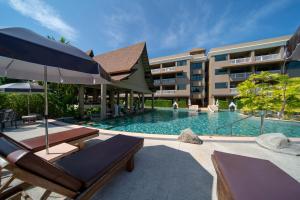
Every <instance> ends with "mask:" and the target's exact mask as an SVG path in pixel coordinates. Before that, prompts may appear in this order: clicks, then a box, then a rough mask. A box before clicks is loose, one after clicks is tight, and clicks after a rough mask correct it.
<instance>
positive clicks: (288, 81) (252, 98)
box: [238, 72, 300, 118]
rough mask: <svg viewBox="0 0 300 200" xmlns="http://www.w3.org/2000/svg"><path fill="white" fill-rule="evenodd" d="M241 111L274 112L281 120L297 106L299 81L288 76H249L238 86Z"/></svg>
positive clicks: (263, 74) (299, 91) (267, 73)
mask: <svg viewBox="0 0 300 200" xmlns="http://www.w3.org/2000/svg"><path fill="white" fill-rule="evenodd" d="M238 91H239V95H238V98H239V99H240V103H241V104H242V105H243V107H242V110H244V111H246V112H251V113H252V112H254V111H257V110H263V111H268V110H270V111H276V112H279V117H280V118H282V117H283V115H284V113H285V112H286V111H287V112H291V111H292V110H291V108H293V107H295V106H297V107H298V106H299V105H297V104H299V103H298V102H299V100H300V99H299V94H300V79H299V78H296V79H295V78H289V77H288V75H284V74H276V73H269V72H262V73H260V74H253V75H251V76H250V77H249V78H248V79H247V80H246V81H244V82H243V83H241V84H239V85H238Z"/></svg>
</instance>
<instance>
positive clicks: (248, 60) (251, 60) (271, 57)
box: [226, 53, 282, 66]
mask: <svg viewBox="0 0 300 200" xmlns="http://www.w3.org/2000/svg"><path fill="white" fill-rule="evenodd" d="M280 59H282V56H281V54H279V53H276V54H267V55H259V56H254V57H244V58H236V59H230V60H229V62H228V63H227V64H226V66H231V65H243V64H246V65H248V64H255V63H260V62H263V63H264V62H272V61H278V60H280Z"/></svg>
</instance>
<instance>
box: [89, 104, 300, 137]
mask: <svg viewBox="0 0 300 200" xmlns="http://www.w3.org/2000/svg"><path fill="white" fill-rule="evenodd" d="M242 118H245V116H243V115H241V114H239V113H237V112H227V111H224V112H217V113H206V112H200V113H195V112H189V111H188V110H186V109H179V110H169V109H157V110H154V111H151V112H148V113H145V114H141V115H137V116H130V117H124V118H116V119H110V120H104V121H101V122H94V123H93V124H92V125H91V126H93V127H96V128H101V129H108V130H117V131H127V132H138V133H150V134H169V135H178V134H179V133H180V131H181V130H183V129H186V128H191V129H192V130H193V131H194V132H195V133H196V134H198V135H216V134H217V135H230V134H231V128H230V127H229V126H227V127H224V128H221V129H219V130H218V132H217V133H216V128H217V127H220V126H224V125H227V124H229V123H231V122H233V121H236V120H238V119H242ZM259 127H260V118H256V117H250V118H248V119H246V120H243V121H240V122H237V123H235V124H234V125H233V130H232V134H233V135H235V136H257V135H258V134H259ZM264 132H265V133H271V132H281V133H284V134H285V135H287V136H289V137H300V123H298V122H286V121H279V120H267V119H266V120H265V123H264Z"/></svg>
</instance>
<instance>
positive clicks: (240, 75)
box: [229, 72, 252, 81]
mask: <svg viewBox="0 0 300 200" xmlns="http://www.w3.org/2000/svg"><path fill="white" fill-rule="evenodd" d="M251 74H252V73H251V72H243V73H232V74H229V77H230V80H232V81H243V80H246V79H247V78H248V77H249V76H250V75H251Z"/></svg>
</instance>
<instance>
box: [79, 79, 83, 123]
mask: <svg viewBox="0 0 300 200" xmlns="http://www.w3.org/2000/svg"><path fill="white" fill-rule="evenodd" d="M78 102H79V105H78V106H79V115H80V118H83V116H84V87H83V85H79V88H78Z"/></svg>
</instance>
